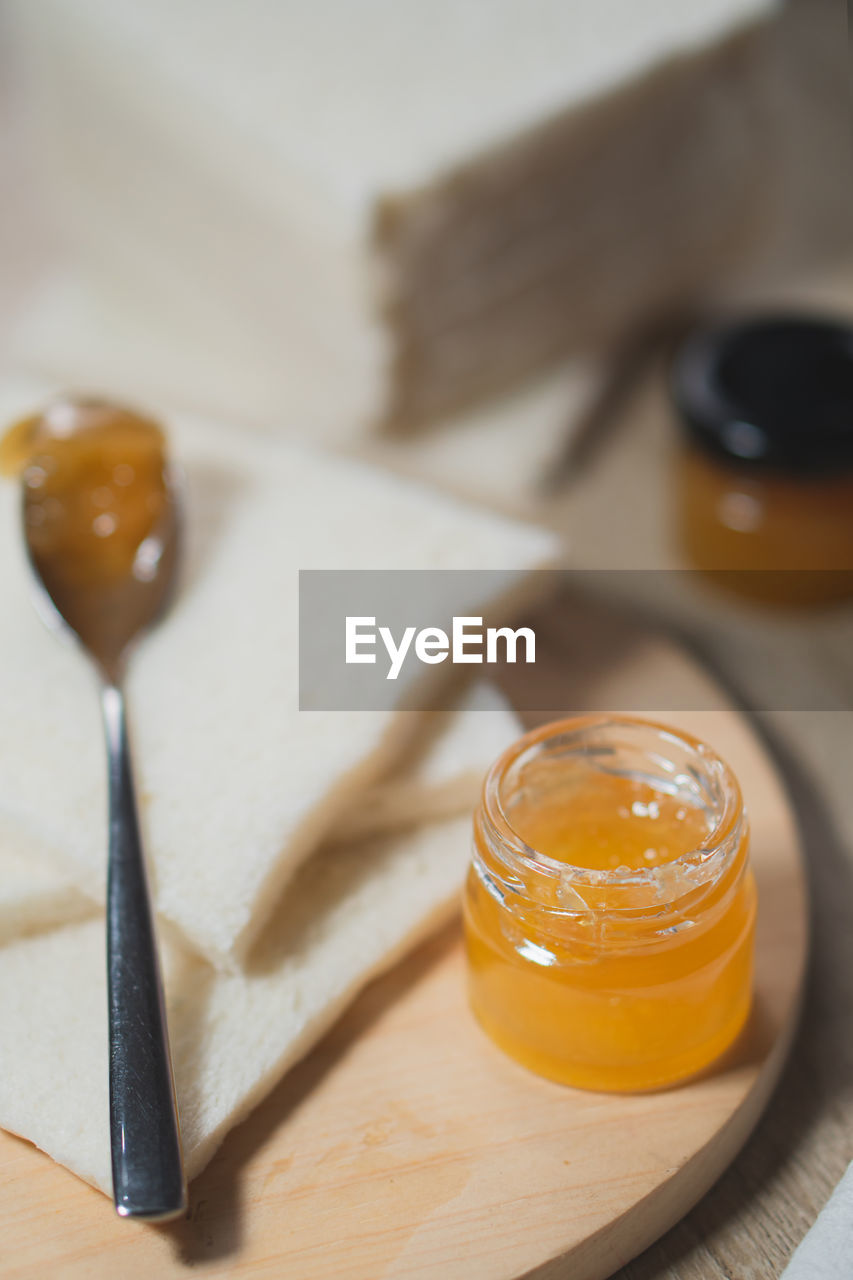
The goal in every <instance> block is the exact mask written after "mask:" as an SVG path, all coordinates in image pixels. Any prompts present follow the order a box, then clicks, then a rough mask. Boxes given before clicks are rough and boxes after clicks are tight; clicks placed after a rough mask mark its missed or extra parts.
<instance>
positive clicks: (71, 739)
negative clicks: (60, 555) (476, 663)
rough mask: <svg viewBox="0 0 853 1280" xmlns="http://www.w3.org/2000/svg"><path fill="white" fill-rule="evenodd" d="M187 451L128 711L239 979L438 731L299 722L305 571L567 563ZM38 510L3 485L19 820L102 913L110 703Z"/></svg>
mask: <svg viewBox="0 0 853 1280" xmlns="http://www.w3.org/2000/svg"><path fill="white" fill-rule="evenodd" d="M19 407H21V406H19ZM173 439H174V452H175V454H176V456H177V457H178V458H179V460H180V461H181V462H182V463H183V465H184V467H185V470H186V473H187V506H188V515H187V529H188V543H189V546H188V555H187V568H186V573H185V576H184V582H183V586H182V590H181V592H180V596H179V599H178V600H177V602H176V604H175V606H174V607H173V609H172V611H171V612H170V614H169V616H168V618H167V619H166V620H165V621H164V622H163V624H162V625H161V626H160V627H159V628H158V629H157V630H156V631H155V632H153V633H152V635H151V636H150V637H149V638H148V639H147V640H146V642H145V644H144V646H143V647H142V648H141V649H140V651H139V653H138V655H137V657H136V659H135V661H134V663H133V666H132V670H131V674H130V679H129V683H128V698H129V704H130V717H131V726H132V734H133V741H134V747H135V756H136V770H137V780H138V787H139V793H140V797H141V801H142V820H143V825H144V829H145V837H146V844H147V849H148V851H149V855H150V858H151V861H152V865H153V872H154V880H155V890H156V896H157V904H158V909H159V911H160V912H161V914H162V915H163V916H164V917H165V918H166V919H168V920H169V921H170V922H171V924H172V925H174V926H175V927H176V929H177V930H178V932H179V934H180V936H181V937H182V939H183V940H184V942H185V943H186V945H187V946H188V947H189V948H190V949H194V950H196V951H198V952H199V953H200V954H203V955H205V956H207V957H208V958H209V959H211V960H212V961H213V962H215V963H217V964H219V965H222V966H226V967H227V966H228V965H233V964H235V963H236V962H237V961H238V960H239V958H240V956H242V955H244V954H245V952H246V950H247V949H248V947H249V945H250V943H251V940H252V938H253V937H254V936H255V935H256V934H257V932H258V930H259V929H260V928H261V927H262V925H263V922H264V919H265V916H266V914H267V913H268V911H269V909H270V907H271V905H272V903H273V902H274V900H275V896H276V894H277V892H278V891H279V890H280V888H281V887H282V885H283V884H284V883H285V881H286V879H287V877H288V876H289V875H292V874H293V872H294V870H295V869H296V867H297V866H298V865H299V863H300V861H301V860H302V859H303V858H304V857H306V856H307V855H308V854H309V853H310V852H311V851H312V850H313V848H314V847H316V845H317V844H318V843H319V841H320V840H321V838H322V837H323V836H324V835H325V834H326V833H327V832H328V831H329V829H330V828H331V826H332V825H333V823H334V821H335V819H336V816H337V814H338V813H340V812H343V811H344V810H345V809H346V807H347V806H348V805H349V804H351V803H352V802H353V800H354V799H355V797H356V796H357V794H358V793H359V791H360V790H361V788H362V787H364V786H365V785H367V784H368V783H369V782H371V781H373V780H374V779H375V778H376V777H377V776H379V774H380V773H381V771H382V770H383V769H384V768H385V767H387V765H388V764H389V763H390V761H391V759H392V758H394V757H396V755H397V753H398V752H399V751H400V750H401V749H402V747H403V744H404V742H405V741H406V739H407V738H408V737H409V736H410V735H412V734H413V733H414V732H415V729H416V726H417V719H416V718H415V717H413V716H412V715H411V714H409V713H406V714H399V713H396V714H395V713H393V712H376V711H346V712H343V711H336V712H310V713H305V712H300V711H299V709H298V701H297V695H298V690H297V638H298V617H297V594H296V592H297V571H298V570H299V569H305V568H325V567H330V568H337V569H346V568H353V569H364V568H397V569H414V568H436V569H438V568H447V569H458V568H488V569H498V570H523V569H527V568H531V567H533V566H535V565H537V564H541V563H544V562H545V561H547V560H548V559H550V558H552V557H553V556H554V554H555V551H556V544H555V541H554V539H553V538H552V536H551V535H549V534H546V533H544V532H543V531H541V530H537V529H533V528H530V527H526V526H523V525H518V524H514V523H511V522H509V521H505V520H502V519H499V518H497V517H494V516H491V515H487V514H484V513H482V512H479V511H477V510H474V509H471V508H468V507H466V506H464V505H463V504H460V503H458V502H455V501H454V500H452V499H449V498H447V497H444V496H442V495H439V494H437V493H433V492H432V491H430V490H427V489H424V488H421V487H420V486H417V485H415V484H410V483H405V482H402V481H400V480H398V479H396V478H392V477H389V476H386V475H384V474H382V473H380V472H377V471H374V470H373V469H371V468H369V467H365V466H363V465H360V464H356V463H351V462H348V461H345V460H342V459H335V458H328V457H324V456H322V455H317V454H314V453H311V452H309V451H306V450H301V449H298V448H295V447H292V446H287V445H284V444H282V443H279V442H271V441H269V442H267V441H265V442H256V441H250V440H248V439H246V438H245V437H244V438H240V437H239V436H238V435H235V434H234V433H229V432H228V431H225V430H222V429H215V428H213V427H210V426H207V425H203V424H198V423H193V422H188V421H181V422H175V423H174V424H173ZM17 505H18V504H17V493H16V486H15V485H13V484H9V485H4V486H2V491H0V590H2V593H3V599H4V610H3V611H2V615H0V654H2V655H3V662H2V665H0V722H2V723H3V725H4V733H3V735H2V736H0V815H8V816H9V818H10V819H14V820H15V822H16V823H18V824H19V825H20V826H21V827H22V828H24V829H26V830H27V831H28V832H29V833H30V835H31V837H32V839H34V840H36V841H42V842H43V843H44V844H45V845H46V846H47V847H48V848H50V849H51V850H56V851H57V852H59V853H62V854H65V855H67V857H68V865H69V867H71V868H73V869H74V874H75V876H76V878H77V881H78V883H79V885H80V887H81V888H82V889H83V890H84V891H85V892H86V893H88V894H90V895H94V896H96V897H97V896H99V895H100V894H102V891H103V881H104V865H105V858H104V847H105V839H106V835H105V830H106V829H105V812H106V796H105V783H104V775H105V764H104V751H103V745H102V731H101V726H100V723H99V715H98V705H97V697H96V690H95V684H94V681H93V679H92V676H91V673H90V672H89V670H88V669H87V666H86V663H85V662H84V661H83V659H82V658H81V657H80V655H79V654H78V653H77V652H75V651H74V650H73V649H71V648H66V647H64V646H63V645H62V644H60V643H59V642H58V640H57V639H56V637H54V636H52V635H49V634H48V633H47V632H46V631H45V630H44V629H43V627H42V625H41V623H40V621H39V620H38V619H37V617H36V616H35V614H34V612H33V609H32V605H31V602H30V599H29V582H28V577H27V571H26V568H25V564H24V559H23V554H22V551H21V548H20V545H19V540H18V537H17V533H16V531H17V523H18V512H17ZM464 603H465V602H460V604H462V605H463V607H462V608H460V609H459V610H458V612H468V611H470V610H468V609H466V608H464Z"/></svg>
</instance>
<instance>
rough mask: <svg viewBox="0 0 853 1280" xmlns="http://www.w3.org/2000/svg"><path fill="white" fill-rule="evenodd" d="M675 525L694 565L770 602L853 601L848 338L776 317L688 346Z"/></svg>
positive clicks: (846, 333) (852, 369) (722, 330)
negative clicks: (845, 599) (841, 599)
mask: <svg viewBox="0 0 853 1280" xmlns="http://www.w3.org/2000/svg"><path fill="white" fill-rule="evenodd" d="M673 394H674V399H675V403H676V406H677V408H678V411H679V414H680V417H681V421H682V425H683V429H684V431H683V435H684V441H683V448H682V450H681V452H680V454H679V458H678V474H677V476H676V493H677V522H678V526H679V531H680V538H681V542H682V545H683V547H684V550H685V552H686V554H687V557H688V559H689V561H690V562H691V564H693V565H695V566H696V567H697V568H698V569H700V570H702V571H704V572H706V573H711V574H713V575H715V577H717V578H718V579H719V580H720V581H721V582H723V583H724V584H725V585H726V586H728V587H729V588H730V589H733V590H735V591H737V592H739V593H740V594H743V595H748V596H752V597H754V598H756V599H760V600H764V601H766V602H768V603H777V604H791V605H817V604H822V603H826V602H830V601H833V600H837V599H840V598H843V597H846V596H849V595H851V594H853V329H851V328H850V327H849V326H847V325H844V324H840V323H837V322H835V321H827V320H817V319H808V318H796V317H785V316H777V317H770V318H757V319H754V320H748V321H741V322H738V323H735V324H730V325H721V326H718V327H716V328H711V329H707V330H705V331H703V332H700V333H697V334H695V335H694V336H693V337H692V338H690V339H689V340H688V342H687V343H685V345H684V347H683V348H682V350H681V352H680V354H679V356H678V358H677V359H676V362H675V366H674V371H673Z"/></svg>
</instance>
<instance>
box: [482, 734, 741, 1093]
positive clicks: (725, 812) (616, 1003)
mask: <svg viewBox="0 0 853 1280" xmlns="http://www.w3.org/2000/svg"><path fill="white" fill-rule="evenodd" d="M755 910H756V894H755V884H754V881H753V878H752V874H751V872H750V870H749V866H748V829H747V822H746V817H745V814H744V811H743V805H742V801H741V795H740V789H739V787H738V784H737V781H736V779H735V777H734V775H733V774H732V772H731V770H730V769H729V768H728V766H727V765H725V764H724V762H723V761H722V760H720V758H719V757H718V756H717V755H716V754H715V753H714V752H713V751H712V750H711V749H710V748H709V747H707V746H706V745H704V744H703V743H700V742H699V741H697V740H696V739H693V738H691V737H689V736H688V735H686V734H683V733H681V732H676V731H674V730H670V729H667V728H666V727H664V726H661V725H656V724H652V723H650V722H647V721H642V720H634V719H628V718H624V719H622V718H619V719H616V718H610V717H585V718H582V719H578V720H566V721H561V722H559V723H556V724H551V725H546V726H544V727H543V728H541V729H538V730H535V731H534V732H533V733H530V734H527V735H526V736H525V737H523V738H521V739H520V741H519V742H517V743H516V744H515V745H514V746H513V747H511V748H510V749H509V751H507V752H506V753H505V754H504V755H503V756H502V757H501V758H500V759H499V760H498V761H497V763H496V764H495V765H494V766H493V768H492V769H491V771H490V773H489V775H488V777H487V779H486V783H485V786H484V790H483V799H482V804H481V806H480V809H479V811H478V813H477V816H476V819H475V831H474V852H473V858H472V863H471V869H470V872H469V876H468V882H467V887H466V895H465V932H466V945H467V953H468V974H469V992H470V999H471V1004H472V1007H473V1010H474V1013H475V1014H476V1016H477V1018H478V1019H479V1021H480V1023H481V1024H482V1026H483V1027H484V1029H485V1030H486V1031H487V1032H488V1034H489V1035H490V1036H491V1038H492V1039H493V1040H494V1041H495V1042H496V1043H497V1044H498V1045H499V1046H500V1047H501V1048H502V1049H504V1050H505V1051H506V1052H507V1053H508V1054H510V1055H511V1056H512V1057H513V1058H515V1059H517V1061H519V1062H520V1063H522V1064H523V1065H524V1066H527V1067H529V1068H531V1069H532V1070H533V1071H536V1072H538V1073H539V1074H541V1075H544V1076H548V1077H550V1078H551V1079H554V1080H559V1081H561V1082H563V1083H565V1084H570V1085H575V1086H577V1087H580V1088H587V1089H602V1090H638V1089H652V1088H659V1087H661V1086H665V1085H669V1084H673V1083H674V1082H676V1081H678V1080H681V1079H684V1078H685V1077H688V1076H691V1075H694V1074H695V1073H697V1072H699V1071H702V1070H703V1069H704V1068H705V1067H707V1066H708V1065H709V1064H710V1063H711V1062H713V1061H714V1059H715V1058H717V1057H718V1056H719V1055H720V1054H721V1053H722V1052H723V1051H724V1050H725V1049H726V1048H728V1046H729V1045H730V1044H731V1043H732V1041H733V1040H734V1039H735V1038H736V1036H737V1035H738V1033H739V1031H740V1030H741V1028H742V1027H743V1025H744V1023H745V1021H746V1019H747V1016H748V1014H749V1009H750V1001H751V989H752V951H753V934H754V925H755Z"/></svg>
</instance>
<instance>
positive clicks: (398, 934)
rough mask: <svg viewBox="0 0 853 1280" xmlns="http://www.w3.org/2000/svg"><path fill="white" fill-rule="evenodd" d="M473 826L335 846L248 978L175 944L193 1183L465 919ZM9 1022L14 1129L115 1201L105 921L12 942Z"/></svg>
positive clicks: (289, 896)
mask: <svg viewBox="0 0 853 1280" xmlns="http://www.w3.org/2000/svg"><path fill="white" fill-rule="evenodd" d="M495 745H496V749H499V748H500V744H495ZM470 826H471V824H470V819H468V818H457V819H455V820H454V821H451V822H443V823H436V824H432V825H429V826H425V827H421V828H419V829H418V830H416V831H413V832H409V833H407V834H405V835H402V836H397V837H391V838H386V839H384V840H376V841H373V842H367V843H360V844H353V845H349V846H346V847H344V846H337V847H327V848H325V849H323V850H321V851H320V852H319V853H317V854H315V855H314V857H312V858H311V859H310V860H309V861H308V862H307V863H306V864H305V865H304V866H303V867H302V868H301V870H300V871H299V873H298V874H297V875H296V877H295V879H294V881H293V883H292V884H291V885H290V886H289V888H288V890H287V892H286V893H285V894H284V896H283V898H282V899H281V901H280V902H279V904H278V906H277V907H276V910H275V914H274V915H273V917H272V918H271V919H270V920H269V922H268V923H267V926H266V928H265V930H264V932H263V933H262V935H261V936H260V938H259V939H258V940H257V943H256V945H255V947H254V948H253V950H252V952H251V955H250V957H249V958H248V960H247V962H246V966H245V969H244V971H242V972H237V973H223V972H218V971H216V970H215V969H213V968H212V967H211V966H210V965H208V964H207V963H206V962H205V961H204V960H200V959H198V958H195V957H192V956H189V955H188V954H187V953H185V952H182V951H180V950H177V949H174V948H169V947H164V949H163V950H164V958H165V969H166V988H167V1004H168V1015H169V1026H170V1032H171V1039H172V1052H173V1058H174V1066H175V1078H176V1087H177V1092H178V1100H179V1106H180V1114H181V1126H182V1134H183V1142H184V1154H185V1158H186V1168H187V1173H188V1175H189V1177H193V1176H194V1175H195V1174H196V1173H198V1172H199V1171H200V1170H201V1168H202V1167H203V1166H204V1164H205V1163H206V1162H207V1161H208V1160H209V1159H210V1157H211V1156H212V1155H213V1153H214V1151H215V1150H216V1148H217V1147H218V1145H219V1143H220V1142H221V1141H222V1138H223V1137H224V1135H225V1133H226V1132H227V1130H228V1129H229V1128H231V1127H232V1126H233V1125H234V1124H236V1123H238V1122H239V1121H240V1120H241V1119H243V1118H244V1117H245V1116H246V1115H247V1114H248V1112H249V1111H250V1110H251V1109H252V1107H253V1106H255V1105H256V1104H257V1103H258V1102H259V1101H260V1100H261V1098H262V1097H263V1096H264V1094H265V1093H267V1092H268V1091H269V1089H271V1088H272V1086H273V1085H274V1084H275V1083H276V1081H277V1080H278V1079H279V1077H280V1076H281V1075H282V1074H283V1072H284V1071H285V1070H286V1069H287V1068H288V1067H289V1066H291V1065H292V1064H293V1063H294V1062H295V1061H296V1060H297V1059H298V1058H299V1057H301V1056H302V1055H303V1054H304V1053H306V1052H307V1050H308V1049H309V1048H310V1047H311V1046H312V1045H313V1044H314V1043H315V1041H316V1040H317V1039H318V1038H319V1037H320V1036H321V1035H322V1034H323V1032H324V1031H325V1030H326V1028H327V1027H328V1026H329V1025H330V1024H331V1022H332V1021H333V1020H334V1018H335V1017H336V1016H337V1015H338V1013H339V1012H340V1011H341V1010H342V1009H343V1007H344V1005H345V1004H346V1003H347V1002H348V1001H349V1000H351V999H352V997H353V996H354V995H355V994H356V993H357V992H358V991H359V989H360V988H361V987H362V986H363V985H364V984H365V983H366V982H367V981H368V979H369V978H371V977H372V976H373V975H374V974H376V973H378V972H380V971H381V970H383V969H384V968H386V967H388V966H389V965H390V964H391V963H392V962H393V961H394V960H395V959H396V958H397V957H399V956H400V955H401V954H402V953H403V952H404V951H405V950H406V949H407V948H409V947H411V946H413V945H414V944H415V943H416V942H417V941H418V940H419V939H420V938H422V937H423V936H424V935H425V934H426V933H427V932H428V930H429V929H431V928H432V927H434V926H435V925H436V924H438V923H439V922H440V921H441V920H443V919H444V918H445V916H446V915H447V914H448V913H449V912H450V911H451V910H452V908H453V905H454V903H455V902H456V900H457V896H458V892H459V888H460V885H461V883H462V878H463V875H464V869H465V865H466V862H467V858H468V850H469V842H470ZM0 1025H2V1027H3V1036H2V1037H0V1125H2V1127H3V1128H6V1129H9V1130H11V1131H12V1132H13V1133H17V1134H19V1135H20V1136H22V1137H24V1138H28V1139H29V1140H30V1141H32V1142H34V1143H35V1144H36V1145H37V1146H39V1147H41V1148H42V1149H43V1150H44V1151H46V1152H48V1154H49V1155H51V1156H53V1158H54V1159H55V1160H58V1161H59V1162H60V1163H61V1164H64V1165H67V1167H68V1168H69V1169H72V1170H73V1171H74V1172H75V1173H77V1174H79V1175H80V1177H82V1178H85V1179H86V1181H88V1182H91V1183H93V1184H94V1185H95V1186H97V1187H100V1188H101V1189H102V1190H104V1191H108V1190H109V1187H110V1161H109V1136H108V1133H109V1131H108V1118H107V1117H108V1103H107V1026H106V993H105V979H104V929H103V922H102V920H101V919H100V918H98V919H95V920H90V921H85V922H83V923H77V924H69V925H65V926H63V927H61V928H56V929H52V930H49V931H47V932H45V933H41V934H38V935H35V936H32V937H28V938H24V939H21V940H18V941H14V942H10V943H8V944H7V945H6V946H2V947H0ZM57 1064H61V1069H60V1068H59V1067H58V1065H57Z"/></svg>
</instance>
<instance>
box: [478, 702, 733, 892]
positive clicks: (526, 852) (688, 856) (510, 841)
mask: <svg viewBox="0 0 853 1280" xmlns="http://www.w3.org/2000/svg"><path fill="white" fill-rule="evenodd" d="M610 727H613V728H619V727H625V728H627V729H637V728H639V729H648V730H651V731H652V732H654V733H656V734H658V735H659V736H660V737H661V738H663V739H664V740H666V739H669V740H670V741H673V742H675V743H677V744H678V745H679V746H680V747H682V748H684V747H687V748H688V749H689V750H690V752H691V753H693V754H695V755H696V757H697V758H698V759H699V760H701V761H702V763H703V765H705V766H706V767H707V768H708V769H709V770H710V771H712V772H713V773H714V774H715V775H716V777H717V780H718V782H719V783H720V787H721V793H722V799H721V802H720V804H719V806H717V807H716V808H715V811H714V823H713V826H712V827H711V829H710V830H709V832H708V833H707V835H706V836H705V838H704V839H703V840H702V841H701V842H700V843H699V844H698V845H696V846H695V847H693V848H691V849H687V850H685V851H684V852H683V853H681V854H679V855H678V857H676V858H673V859H671V860H670V861H669V862H665V863H661V864H660V865H659V866H649V867H617V868H613V869H606V870H600V869H597V868H590V867H582V866H577V865H574V864H571V863H567V862H563V861H559V860H557V859H555V858H551V857H550V856H549V855H547V854H544V853H542V852H541V851H539V850H537V849H534V848H533V847H532V846H531V845H529V844H527V842H526V841H525V840H523V839H522V837H521V836H520V835H519V834H518V832H517V831H515V829H514V827H513V826H512V823H511V821H510V820H509V818H508V817H507V815H506V812H505V810H504V807H503V803H502V800H501V793H500V789H501V784H502V783H503V781H504V779H505V777H506V774H507V772H508V771H509V769H510V768H511V767H512V766H513V765H514V764H516V763H517V761H519V760H520V759H521V758H522V756H523V755H524V753H525V752H527V751H529V750H531V749H532V748H535V747H538V746H540V745H541V744H543V743H544V742H547V741H548V740H549V739H556V738H560V737H563V736H565V735H566V734H573V733H578V732H582V731H585V730H589V729H601V728H610ZM479 818H480V819H482V820H484V825H485V827H486V832H485V834H488V835H490V836H491V837H492V839H491V840H490V849H491V852H492V853H493V854H495V855H496V856H497V857H498V858H499V859H500V861H501V862H502V863H503V864H504V866H505V867H506V868H507V870H508V871H509V872H510V873H511V874H512V873H513V872H517V871H518V870H519V869H521V870H522V871H525V872H527V873H529V874H532V875H534V876H535V877H542V878H545V879H547V880H548V881H558V882H559V883H561V884H566V883H568V884H571V885H572V886H577V887H579V888H589V889H593V890H598V889H603V890H608V891H612V890H616V893H617V900H613V899H611V900H610V902H609V905H608V908H607V909H608V910H609V911H619V906H618V896H619V891H621V890H629V891H630V890H631V889H634V888H636V886H637V885H638V884H640V885H652V886H657V887H658V888H659V890H660V897H661V899H662V900H663V901H668V902H670V903H674V902H675V901H677V900H678V898H680V897H681V896H682V895H683V894H684V893H685V892H689V891H690V890H691V889H695V888H699V887H702V886H707V885H708V883H709V882H716V881H717V880H719V878H720V877H721V876H722V875H723V873H724V872H725V870H726V868H727V867H728V865H729V863H730V861H731V858H732V857H733V856H734V855H735V853H736V852H737V850H738V849H739V848H740V846H741V844H742V842H743V839H744V836H745V833H746V830H747V819H746V812H745V809H744V804H743V797H742V794H741V789H740V784H739V783H738V780H737V778H736V776H735V774H734V772H733V771H732V769H731V767H730V766H729V765H728V764H727V762H726V761H725V760H724V759H723V758H722V757H721V756H720V755H718V753H717V752H716V751H714V750H713V748H712V747H710V746H709V745H708V744H707V743H705V742H703V741H702V740H701V739H700V738H697V737H695V735H693V734H691V733H688V732H686V731H684V730H682V729H677V728H675V727H674V726H672V725H667V724H663V723H661V722H660V721H655V720H649V719H646V718H644V717H642V716H629V715H617V714H593V715H582V716H570V717H567V718H564V719H561V720H554V721H549V722H548V723H546V724H544V725H540V726H539V727H537V728H535V729H531V730H529V731H528V732H527V733H525V734H523V735H522V736H521V737H520V738H518V739H516V741H515V742H513V743H512V745H511V746H509V747H508V748H507V749H506V750H505V751H504V752H502V754H501V755H500V756H499V757H498V758H497V760H496V761H495V762H494V764H493V765H492V767H491V768H490V769H489V772H488V773H487V775H486V778H485V780H484V782H483V788H482V796H481V807H480V814H479ZM679 871H682V872H684V873H686V874H687V875H688V877H689V882H690V883H689V884H688V885H687V886H686V887H685V888H682V889H680V890H679V891H677V892H672V891H670V890H669V889H668V886H671V885H672V882H673V875H674V874H676V875H677V873H678V872H679ZM633 909H634V908H633V906H632V907H630V908H629V910H631V911H633Z"/></svg>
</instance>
